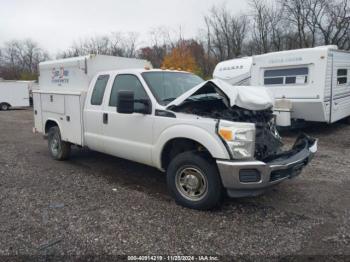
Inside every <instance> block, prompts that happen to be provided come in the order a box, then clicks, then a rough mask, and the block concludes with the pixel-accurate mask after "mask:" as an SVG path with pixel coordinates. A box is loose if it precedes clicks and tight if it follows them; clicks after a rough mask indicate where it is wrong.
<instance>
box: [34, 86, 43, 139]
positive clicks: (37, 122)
mask: <svg viewBox="0 0 350 262" xmlns="http://www.w3.org/2000/svg"><path fill="white" fill-rule="evenodd" d="M33 110H34V127H35V130H36V131H37V132H39V133H43V118H42V111H41V95H40V94H39V93H33Z"/></svg>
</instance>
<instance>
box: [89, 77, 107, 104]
mask: <svg viewBox="0 0 350 262" xmlns="http://www.w3.org/2000/svg"><path fill="white" fill-rule="evenodd" d="M108 80H109V75H100V76H98V77H97V80H96V82H95V86H94V89H93V91H92V95H91V101H90V103H91V105H94V106H100V105H102V101H103V96H104V93H105V90H106V86H107V83H108Z"/></svg>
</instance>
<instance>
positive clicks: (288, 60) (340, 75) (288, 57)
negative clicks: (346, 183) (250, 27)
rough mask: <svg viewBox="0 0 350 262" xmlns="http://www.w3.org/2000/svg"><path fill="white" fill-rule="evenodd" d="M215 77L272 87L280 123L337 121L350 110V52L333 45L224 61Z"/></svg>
mask: <svg viewBox="0 0 350 262" xmlns="http://www.w3.org/2000/svg"><path fill="white" fill-rule="evenodd" d="M247 61H250V62H247ZM247 72H249V73H247ZM240 77H241V78H240ZM214 78H218V79H222V80H225V81H227V82H229V83H230V84H232V85H247V84H250V85H253V86H265V87H267V89H268V91H269V93H270V94H271V96H272V97H274V99H275V106H274V111H275V114H276V116H277V124H278V125H279V126H290V125H293V124H295V123H298V122H304V121H310V122H326V123H334V122H336V121H338V120H340V119H343V118H346V117H349V115H350V79H349V78H350V52H346V51H342V50H338V48H337V46H334V45H331V46H321V47H315V48H304V49H298V50H289V51H281V52H273V53H267V54H263V55H256V56H252V57H247V58H238V59H233V60H228V61H224V62H221V63H219V64H218V65H217V66H216V68H215V71H214ZM242 79H244V83H243V84H242Z"/></svg>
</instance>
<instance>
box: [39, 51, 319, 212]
mask: <svg viewBox="0 0 350 262" xmlns="http://www.w3.org/2000/svg"><path fill="white" fill-rule="evenodd" d="M104 59H106V60H107V61H109V62H107V61H106V62H104V61H103V60H104ZM108 64H109V65H110V66H111V67H113V65H119V68H118V70H109V71H103V70H106V67H108ZM122 65H125V68H126V69H122V67H123V66H122ZM141 65H142V66H141ZM144 65H145V66H146V68H143V66H144ZM148 65H149V64H148V62H147V61H144V60H135V59H126V58H118V57H98V56H97V57H96V56H88V57H78V58H72V59H65V60H57V61H51V62H44V63H41V64H40V65H39V68H40V78H39V86H40V90H35V91H33V97H34V120H35V127H34V132H39V133H43V134H44V135H45V136H46V137H47V138H48V147H49V150H50V153H51V155H52V157H53V158H54V159H56V160H65V159H67V158H68V157H69V155H70V150H71V146H72V145H78V146H79V147H88V148H90V149H92V150H96V151H99V152H102V153H106V154H110V155H113V156H117V157H121V158H124V159H128V160H131V161H136V162H139V163H142V164H146V165H149V166H153V167H155V168H157V169H159V170H161V171H163V172H166V174H167V185H168V188H169V190H170V192H171V193H172V195H173V196H174V198H175V200H176V201H177V203H179V204H181V205H183V206H186V207H190V208H195V209H210V208H213V207H215V206H217V205H219V204H220V203H221V200H222V198H223V195H224V193H227V194H228V195H229V196H230V197H244V196H254V195H258V194H261V193H263V192H264V191H265V190H266V189H267V188H269V187H271V186H273V185H276V184H278V183H280V182H282V181H285V180H287V179H289V178H292V177H295V176H297V175H299V174H300V172H301V170H302V169H303V168H304V167H305V166H306V165H307V164H308V163H309V161H310V160H311V159H312V156H313V155H314V153H315V152H316V150H317V141H316V140H315V139H313V138H310V137H307V136H306V135H303V136H300V137H299V138H298V140H297V141H296V143H295V145H294V146H293V148H291V149H290V150H288V151H283V150H282V142H281V138H280V136H279V135H278V132H277V131H276V128H275V125H274V121H273V114H272V110H271V108H272V105H273V104H272V99H271V98H270V96H269V95H268V93H267V91H266V90H265V89H264V88H260V87H258V88H256V87H239V86H238V87H232V86H231V85H229V84H227V83H225V82H224V81H221V80H212V81H206V82H205V81H204V80H202V79H201V78H200V77H198V76H195V75H193V74H191V73H188V72H183V71H170V70H151V69H149V68H148Z"/></svg>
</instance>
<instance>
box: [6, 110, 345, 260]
mask: <svg viewBox="0 0 350 262" xmlns="http://www.w3.org/2000/svg"><path fill="white" fill-rule="evenodd" d="M32 126H33V121H32V112H31V111H30V110H15V111H8V112H0V214H1V215H0V255H15V254H21V255H43V254H57V255H62V254H68V255H87V254H95V255H96V254H111V255H115V254H134V255H135V254H139V255H140V254H149V255H159V254H184V255H195V254H221V255H243V254H244V255H268V256H276V255H336V254H339V255H344V254H347V255H350V172H349V171H350V157H349V156H350V125H346V124H342V123H339V124H335V125H333V126H317V127H314V128H309V129H307V130H305V131H306V132H308V133H309V134H311V135H313V136H315V137H317V138H319V152H318V154H317V156H316V157H315V159H314V160H313V162H312V163H311V165H310V166H308V167H307V169H305V171H304V172H303V174H302V175H301V176H299V177H298V178H296V179H294V180H291V181H288V182H286V183H283V184H281V185H279V186H277V187H276V188H274V189H273V190H272V191H270V192H268V193H267V194H265V195H263V196H260V197H256V198H246V199H240V200H226V201H225V203H224V205H223V207H222V208H221V209H219V210H216V211H211V212H199V211H194V210H189V209H185V208H182V207H180V206H177V205H176V204H175V203H174V201H173V200H172V199H171V198H170V197H169V196H168V194H167V190H166V184H165V177H164V175H163V174H162V173H160V172H158V171H157V170H154V169H153V168H149V167H146V166H142V165H139V164H135V163H132V162H128V161H125V160H122V159H118V158H114V157H110V156H107V155H103V154H99V153H96V152H91V151H89V150H78V149H75V150H74V151H73V156H72V158H71V160H70V161H68V162H57V161H54V160H52V159H51V158H50V156H49V152H48V150H47V144H46V141H45V140H43V139H42V137H41V136H40V135H34V134H32V133H31V130H32ZM284 135H285V136H286V137H287V138H286V141H287V142H289V143H290V142H291V141H292V140H293V139H294V137H295V136H296V134H294V133H288V134H284Z"/></svg>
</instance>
